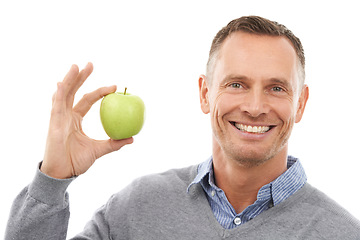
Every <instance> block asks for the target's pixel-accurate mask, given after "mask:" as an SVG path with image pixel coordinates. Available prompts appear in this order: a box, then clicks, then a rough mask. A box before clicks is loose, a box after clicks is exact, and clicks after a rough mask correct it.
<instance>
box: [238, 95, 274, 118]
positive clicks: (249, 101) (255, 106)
mask: <svg viewBox="0 0 360 240" xmlns="http://www.w3.org/2000/svg"><path fill="white" fill-rule="evenodd" d="M243 100H244V101H243V103H242V104H241V111H243V112H245V113H246V114H247V115H249V116H250V117H253V118H256V117H259V116H260V115H262V114H266V113H269V111H270V108H269V104H268V103H267V102H266V96H265V93H264V92H263V91H261V90H255V89H254V90H252V91H249V92H248V93H246V95H245V96H244V99H243Z"/></svg>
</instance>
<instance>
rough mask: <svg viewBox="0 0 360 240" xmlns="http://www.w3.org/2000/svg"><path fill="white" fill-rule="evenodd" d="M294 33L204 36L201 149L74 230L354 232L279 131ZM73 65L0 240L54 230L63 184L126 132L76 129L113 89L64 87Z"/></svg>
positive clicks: (290, 94)
mask: <svg viewBox="0 0 360 240" xmlns="http://www.w3.org/2000/svg"><path fill="white" fill-rule="evenodd" d="M304 68H305V57H304V53H303V48H302V45H301V43H300V40H299V39H298V38H297V37H296V36H294V35H293V34H292V32H291V31H289V30H288V29H287V28H286V27H284V26H283V25H280V24H278V23H276V22H272V21H269V20H267V19H264V18H261V17H256V16H249V17H242V18H239V19H236V20H233V21H231V22H230V23H229V24H228V25H227V26H226V27H224V28H223V29H222V30H220V31H219V33H218V34H217V35H216V36H215V38H214V41H213V43H212V47H211V50H210V54H209V61H208V64H207V73H206V76H205V75H201V76H200V78H199V93H200V104H201V109H202V111H203V112H204V113H205V114H208V113H209V114H210V116H211V126H212V130H213V153H212V157H211V158H210V159H209V160H207V161H205V162H203V163H201V164H199V165H195V166H190V167H188V168H184V169H177V170H170V171H167V172H165V173H162V174H156V175H155V174H154V175H151V176H146V177H142V178H140V179H138V180H136V181H134V182H133V183H132V184H131V185H130V186H128V187H127V188H125V189H124V190H122V191H121V192H119V193H117V194H115V195H114V196H113V197H112V198H111V199H110V200H109V201H108V203H107V204H106V205H104V206H103V207H102V208H101V209H99V210H98V211H97V212H96V213H95V215H94V217H93V219H92V220H91V221H90V222H89V223H88V224H87V225H86V227H85V229H84V231H83V232H82V233H80V234H79V235H77V236H76V237H75V238H74V239H276V240H278V239H360V223H359V221H358V220H356V219H355V218H354V217H352V216H351V215H350V214H349V213H347V212H346V211H345V210H344V209H343V208H341V207H340V206H338V205H337V204H336V203H334V202H333V201H332V200H330V199H329V198H328V197H327V196H325V195H324V194H322V193H321V192H320V191H318V190H317V189H315V188H313V187H312V186H311V185H310V184H308V183H307V181H306V175H305V173H304V169H303V168H302V166H301V163H300V161H299V160H298V159H296V158H294V157H291V156H288V151H287V150H288V139H289V137H290V134H291V131H292V128H293V126H294V123H297V122H299V121H300V120H301V118H302V115H303V113H304V110H305V106H306V102H307V99H308V96H309V90H308V86H306V85H305V84H304V79H305V70H304ZM91 71H92V65H91V64H88V65H87V66H86V67H85V68H84V69H83V70H82V71H81V72H79V70H78V68H77V67H76V66H72V68H71V69H70V71H69V72H68V74H67V75H66V76H65V78H64V80H63V82H61V83H58V88H57V91H56V93H55V94H54V97H53V109H52V112H51V120H50V127H49V135H48V139H47V146H46V151H45V156H44V159H43V162H42V164H40V169H39V171H38V172H37V174H36V176H35V179H34V180H33V182H32V183H31V184H30V185H29V186H28V187H27V188H25V189H24V190H23V191H22V192H21V193H20V194H19V196H18V197H17V199H16V200H15V202H14V205H13V208H12V212H11V216H10V219H9V223H8V227H7V233H6V239H65V238H66V231H67V224H68V219H69V203H68V196H67V193H66V188H67V186H68V185H69V184H70V183H71V182H72V181H73V180H74V177H75V176H78V175H80V174H83V173H84V172H86V171H87V169H89V167H90V166H91V165H92V164H93V163H94V161H95V160H96V159H97V158H99V157H101V156H102V155H104V154H107V153H110V152H112V151H115V150H118V149H120V148H121V147H122V146H124V145H126V144H130V143H132V141H133V139H132V138H129V139H124V140H120V141H114V140H107V141H95V140H91V139H89V138H88V137H87V136H86V135H84V133H83V132H82V130H81V120H82V118H83V117H84V116H85V115H86V113H87V112H88V110H89V109H90V108H91V106H92V105H93V104H94V103H95V102H96V101H97V100H99V99H101V98H102V97H103V96H105V95H106V94H108V93H111V92H114V91H115V87H114V86H112V87H106V88H100V89H98V90H96V91H94V92H92V93H89V94H87V95H85V96H84V97H83V98H82V99H81V100H80V101H79V103H78V104H76V105H75V107H73V102H74V94H75V93H76V91H77V90H78V89H79V87H80V86H81V85H82V83H83V82H84V81H85V80H86V78H87V77H88V76H89V75H90V74H91Z"/></svg>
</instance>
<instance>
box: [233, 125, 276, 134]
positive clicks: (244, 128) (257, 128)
mask: <svg viewBox="0 0 360 240" xmlns="http://www.w3.org/2000/svg"><path fill="white" fill-rule="evenodd" d="M235 127H236V128H237V129H239V130H241V131H244V132H249V133H265V132H267V131H269V129H270V127H267V126H248V125H244V124H241V123H235Z"/></svg>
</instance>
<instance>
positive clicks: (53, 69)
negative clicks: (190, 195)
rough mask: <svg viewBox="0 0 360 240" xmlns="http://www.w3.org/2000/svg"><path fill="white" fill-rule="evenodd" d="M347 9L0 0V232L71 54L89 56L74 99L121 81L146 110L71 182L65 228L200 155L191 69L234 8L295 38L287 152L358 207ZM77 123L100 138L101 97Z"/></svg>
mask: <svg viewBox="0 0 360 240" xmlns="http://www.w3.org/2000/svg"><path fill="white" fill-rule="evenodd" d="M357 9H358V4H357V3H356V1H344V0H343V1H336V3H335V1H241V0H237V1H210V0H207V1H195V0H191V1H177V2H175V1H116V3H115V1H114V2H111V1H104V0H102V1H90V0H86V1H85V0H84V1H76V0H71V1H69V0H62V1H38V0H32V1H16V0H14V1H1V2H0V81H1V94H0V98H1V100H0V104H1V105H0V111H1V117H0V128H1V129H0V134H1V139H2V141H1V145H0V147H1V168H0V171H1V174H0V184H1V191H2V193H1V209H0V235H3V233H4V230H5V225H6V221H7V217H8V214H9V210H10V206H11V203H12V201H13V199H14V198H15V197H16V195H17V193H18V192H19V191H21V189H22V188H23V187H24V186H26V185H27V184H28V183H29V182H30V181H31V180H32V178H33V176H34V174H35V170H36V167H37V164H38V162H39V161H41V160H42V157H43V152H44V146H45V140H46V135H47V128H48V121H49V113H50V109H51V97H52V94H53V92H54V91H55V89H56V83H57V82H58V81H61V80H62V79H63V76H64V75H65V74H66V72H67V71H68V69H69V68H70V66H71V64H73V63H76V64H78V65H79V66H80V68H82V67H84V66H85V64H86V63H87V62H89V61H91V62H93V64H94V72H93V74H92V75H91V76H90V78H89V79H88V81H87V82H85V84H84V85H83V87H82V88H81V89H80V91H79V93H78V95H77V99H79V98H80V97H81V96H82V95H83V94H85V93H87V92H90V91H93V90H95V89H97V88H99V87H102V86H108V85H113V84H116V85H117V86H118V88H119V90H123V88H124V87H125V86H126V87H128V92H130V93H132V94H136V95H139V96H140V97H141V98H142V99H143V100H144V102H145V104H146V108H147V113H146V114H147V118H146V123H145V125H144V128H143V130H142V132H141V133H140V134H139V135H137V136H135V142H134V144H132V145H130V146H126V147H124V148H123V149H121V150H120V151H119V152H116V153H112V154H110V155H107V156H105V157H102V158H101V159H99V160H98V161H97V162H96V163H95V165H94V166H93V167H92V168H91V169H90V170H89V171H88V172H87V174H85V175H83V176H81V177H79V178H78V179H77V180H76V181H75V182H74V183H73V184H72V185H71V186H70V187H69V189H68V190H69V192H70V200H71V219H70V224H69V225H70V226H69V237H71V236H73V235H74V234H75V233H77V232H79V231H81V230H82V228H83V226H84V224H85V223H86V222H87V221H88V220H89V219H90V218H91V216H92V214H93V212H94V211H95V210H96V209H97V208H98V207H100V206H101V205H102V204H104V203H105V202H106V201H107V199H108V198H109V197H110V196H111V194H113V193H115V192H117V191H118V190H120V189H122V188H123V187H124V186H125V185H127V184H129V183H130V182H131V181H132V180H133V179H134V178H137V177H139V176H142V175H144V174H148V173H154V172H160V171H164V170H167V169H169V168H178V167H184V166H188V165H192V164H196V163H199V162H202V161H204V160H205V159H206V158H208V157H209V156H210V154H211V129H210V124H209V119H208V116H207V115H204V114H202V112H201V110H200V107H199V100H198V87H197V80H198V76H199V75H200V74H202V73H204V72H205V64H206V61H207V55H208V51H209V48H210V44H211V41H212V38H213V37H214V35H215V34H216V32H217V31H218V30H219V29H220V28H221V27H223V26H224V25H226V24H227V23H228V22H229V21H230V20H232V19H234V18H238V17H240V16H243V15H260V16H263V17H266V18H269V19H271V20H276V21H278V22H280V23H282V24H284V25H286V26H287V27H288V28H290V29H291V30H292V31H293V32H294V33H295V34H296V35H297V36H298V37H299V38H300V39H301V40H302V42H303V45H304V48H305V53H306V58H307V63H306V64H307V67H306V68H307V79H306V82H307V84H308V85H309V86H310V99H309V101H308V106H307V109H306V111H305V115H304V118H303V120H302V122H301V123H299V124H297V125H295V129H294V131H293V135H292V138H291V140H290V154H292V155H295V156H296V157H299V158H300V159H301V161H302V163H303V165H304V167H305V169H306V172H307V175H308V180H309V182H310V183H311V184H312V185H314V186H316V187H317V188H319V189H321V190H322V191H324V192H325V193H327V194H328V195H329V196H330V197H332V198H333V199H335V200H336V201H337V202H339V203H340V204H341V205H342V206H344V207H345V208H346V209H348V210H349V211H350V212H351V213H352V214H353V215H355V216H356V217H357V218H360V206H359V205H358V204H359V200H358V198H356V196H359V193H358V192H357V191H358V189H359V182H360V180H359V167H360V163H359V161H360V157H359V155H358V152H359V142H360V141H359V135H360V128H359V117H360V114H359V109H358V108H359V107H358V105H359V103H360V92H359V89H360V83H359V81H360V77H359V54H360V47H359V43H360V34H359V33H358V31H359V27H358V24H359V22H360V17H359V14H358V11H357ZM84 129H85V132H86V133H87V134H88V135H89V136H90V137H93V138H97V139H106V138H107V136H106V135H105V133H104V131H103V129H102V126H101V123H100V119H99V103H97V104H95V105H94V107H93V108H92V110H91V111H90V112H89V114H88V115H87V116H86V118H85V119H84Z"/></svg>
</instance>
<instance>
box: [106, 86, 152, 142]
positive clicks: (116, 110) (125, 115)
mask: <svg viewBox="0 0 360 240" xmlns="http://www.w3.org/2000/svg"><path fill="white" fill-rule="evenodd" d="M100 118H101V123H102V125H103V127H104V130H105V132H106V134H107V135H108V136H109V137H110V138H111V139H114V140H119V139H124V138H129V137H132V136H134V135H136V134H138V133H139V132H140V130H141V128H142V126H143V124H144V119H145V105H144V102H143V101H142V100H141V98H140V97H138V96H135V95H131V94H129V93H127V92H126V88H125V91H124V92H115V93H110V94H108V95H106V96H105V97H104V98H103V100H102V101H101V105H100Z"/></svg>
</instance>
